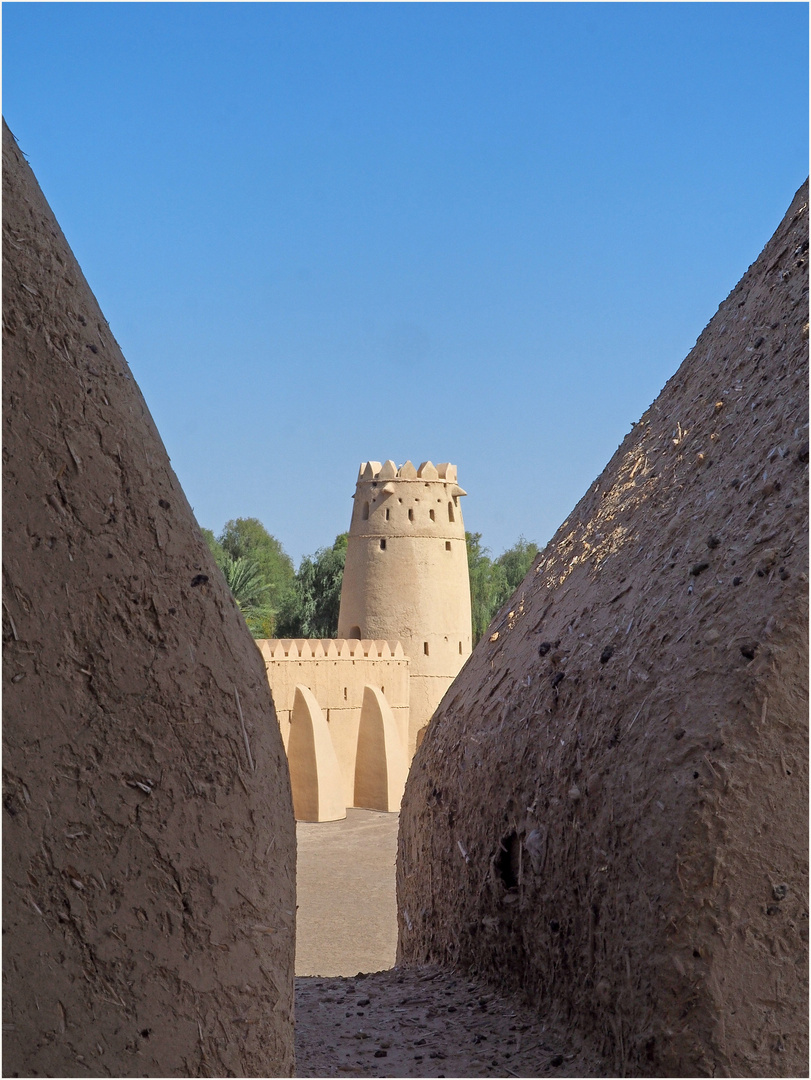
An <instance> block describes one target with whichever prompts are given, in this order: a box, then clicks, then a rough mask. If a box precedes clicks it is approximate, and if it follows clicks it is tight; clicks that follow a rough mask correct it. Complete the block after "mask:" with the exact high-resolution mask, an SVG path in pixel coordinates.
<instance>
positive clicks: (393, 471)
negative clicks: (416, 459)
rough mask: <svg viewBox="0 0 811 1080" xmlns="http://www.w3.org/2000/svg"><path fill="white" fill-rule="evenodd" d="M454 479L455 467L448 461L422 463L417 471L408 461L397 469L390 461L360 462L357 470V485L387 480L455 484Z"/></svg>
mask: <svg viewBox="0 0 811 1080" xmlns="http://www.w3.org/2000/svg"><path fill="white" fill-rule="evenodd" d="M456 479H457V478H456V466H455V465H451V464H450V462H448V461H443V462H442V463H441V464H439V465H434V464H433V462H431V461H423V463H422V464H421V465H420V467H419V468H418V469H417V468H415V467H414V465H413V464H412V463H411V462H410V461H407V462H406V463H405V464H404V465H401V466H400V468H399V469H398V468H397V466H396V465H395V464H394V462H393V461H391V460H389V461H386V462H383V464H381V463H380V462H379V461H362V462H361V463H360V469H359V470H358V483H361V481H376V482H378V483H385V482H386V481H387V480H422V481H428V480H438V481H442V482H444V483H448V484H455V483H456Z"/></svg>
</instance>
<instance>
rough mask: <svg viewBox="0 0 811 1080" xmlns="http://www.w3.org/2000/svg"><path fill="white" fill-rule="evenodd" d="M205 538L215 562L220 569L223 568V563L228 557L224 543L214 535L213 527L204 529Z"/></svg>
mask: <svg viewBox="0 0 811 1080" xmlns="http://www.w3.org/2000/svg"><path fill="white" fill-rule="evenodd" d="M201 531H202V533H203V539H204V540H205V542H206V543H207V544H208V550H209V551H210V552H211V554H212V555H213V556H214V562H215V563H216V564H217V566H219V568H220V570H222V568H223V564H224V562H225V560H226V558H227V556H226V554H225V551H224V550H223V546H222V544H221V543H220V542H219V540H218V539H217V537H216V536H215V535H214V533H213V532H212V530H211V529H202V530H201Z"/></svg>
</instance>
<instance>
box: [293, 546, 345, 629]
mask: <svg viewBox="0 0 811 1080" xmlns="http://www.w3.org/2000/svg"><path fill="white" fill-rule="evenodd" d="M346 545H347V534H346V533H341V534H340V535H339V536H337V537H336V538H335V542H334V543H333V545H332V547H323V548H319V549H318V551H316V552H315V554H313V555H305V557H304V558H303V559H302V560H301V564H300V566H299V569H298V573H297V574H296V580H295V585H294V588H293V590H292V592H291V594H290V596H289V598H288V600H289V602H288V605H287V607H286V608H285V610H284V612H283V613H282V616H281V617H280V619H279V627H280V629H279V634H280V636H283V637H304V638H331V637H335V636H336V634H337V632H338V609H339V608H340V604H341V584H342V582H343V576H344V563H345V562H346Z"/></svg>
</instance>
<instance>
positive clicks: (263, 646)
mask: <svg viewBox="0 0 811 1080" xmlns="http://www.w3.org/2000/svg"><path fill="white" fill-rule="evenodd" d="M256 644H257V646H258V647H259V651H260V652H261V653H262V656H263V658H264V660H265V667H266V670H267V677H268V683H269V685H270V689H271V693H272V695H273V701H274V704H275V706H276V715H277V716H278V718H279V726H280V728H281V732H282V738H283V740H284V745H285V748H288V747H289V740H290V721H291V714H292V710H293V703H294V700H295V695H296V686H297V685H303V686H307V687H308V688H309V689H310V690H311V691H312V693H313V695H314V697H315V700H316V701H317V702H318V704H319V706H320V708H321V710H322V711H323V713H324V717H325V719H326V721H327V726H328V729H329V734H330V737H331V739H332V744H333V746H334V748H335V755H336V757H337V759H338V764H339V766H340V769H341V777H342V782H343V793H344V798H345V805H346V806H354V805H355V803H354V792H355V765H356V757H357V746H358V727H359V723H360V714H361V708H362V706H363V695H364V687H365V686H367V685H368V686H374V687H378V688H379V689H380V690H381V691H382V692H383V694H384V695H385V698H386V701H387V702H388V704H389V707H390V708H391V712H392V715H393V717H394V721H395V724H396V728H397V733H398V736H399V738H400V740H401V743H402V747H403V752H404V753H405V754H406V757H407V760H408V761H409V762H410V760H411V757H412V756H413V752H412V753H409V749H408V716H409V700H410V679H409V671H410V664H409V660H408V658H407V657H406V656H405V654H404V652H403V647H402V645H401V644H400V642H397V641H381V640H377V641H370V640H363V641H360V640H352V641H347V640H342V639H335V640H331V639H326V640H320V639H314V640H309V639H306V638H299V639H294V640H293V639H263V640H259V641H257V643H256Z"/></svg>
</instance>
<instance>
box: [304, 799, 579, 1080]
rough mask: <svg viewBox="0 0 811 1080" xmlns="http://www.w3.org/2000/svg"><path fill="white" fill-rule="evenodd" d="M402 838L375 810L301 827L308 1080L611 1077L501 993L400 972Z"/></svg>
mask: <svg viewBox="0 0 811 1080" xmlns="http://www.w3.org/2000/svg"><path fill="white" fill-rule="evenodd" d="M397 827H398V815H397V814H380V813H375V812H374V811H371V810H348V811H347V817H346V820H345V821H335V822H325V823H322V824H317V825H315V824H308V823H301V822H300V823H299V824H298V826H297V836H298V871H297V877H298V913H297V915H298V923H297V946H296V975H297V978H296V1062H297V1068H296V1075H297V1076H323V1077H328V1076H343V1077H350V1076H358V1077H360V1076H428V1077H443V1076H471V1077H473V1076H501V1077H510V1076H526V1077H531V1076H535V1077H537V1076H566V1077H572V1076H581V1077H583V1076H597V1075H600V1072H599V1069H597V1068H595V1063H594V1062H593V1061H589V1060H587V1059H586V1058H585V1057H584V1056H583V1055H582V1054H580V1053H578V1052H577V1050H576V1048H575V1047H574V1046H573V1045H572V1044H571V1042H570V1041H567V1038H566V1036H565V1034H564V1033H562V1032H561V1031H560V1030H555V1029H552V1028H550V1027H549V1026H548V1025H545V1024H544V1023H543V1022H542V1021H541V1020H539V1018H538V1016H537V1014H536V1013H534V1012H532V1011H530V1010H528V1009H527V1008H526V1007H525V1006H523V1005H522V1004H521V1003H520V1002H518V1001H516V1000H514V999H512V998H510V997H507V996H504V995H501V994H499V993H497V992H495V991H494V990H493V988H492V987H489V986H487V985H486V984H484V983H482V982H479V981H478V980H475V979H470V978H468V977H466V976H464V975H462V974H459V973H457V972H454V971H442V970H440V969H438V968H427V967H410V968H395V967H394V966H393V965H394V959H395V950H396V945H397V924H396V904H395V892H394V859H395V853H396V847H397ZM370 972H371V974H370Z"/></svg>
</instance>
